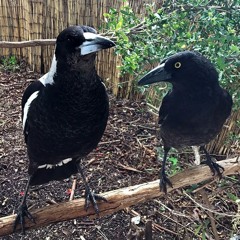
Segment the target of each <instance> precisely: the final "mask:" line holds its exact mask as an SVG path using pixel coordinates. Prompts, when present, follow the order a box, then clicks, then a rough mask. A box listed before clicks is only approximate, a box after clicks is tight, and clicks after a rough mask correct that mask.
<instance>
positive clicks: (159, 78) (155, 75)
mask: <svg viewBox="0 0 240 240" xmlns="http://www.w3.org/2000/svg"><path fill="white" fill-rule="evenodd" d="M164 66H165V63H162V64H161V65H159V66H158V67H156V68H154V69H152V70H151V71H150V72H149V73H147V74H146V75H145V76H143V77H142V78H141V79H140V80H139V81H138V85H139V86H143V85H148V84H152V83H156V82H164V81H168V80H169V79H171V77H172V76H171V73H169V72H167V71H166V70H165V68H164Z"/></svg>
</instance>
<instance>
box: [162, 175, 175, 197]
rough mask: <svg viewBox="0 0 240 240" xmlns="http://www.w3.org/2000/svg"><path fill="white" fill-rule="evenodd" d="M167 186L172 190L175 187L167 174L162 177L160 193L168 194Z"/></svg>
mask: <svg viewBox="0 0 240 240" xmlns="http://www.w3.org/2000/svg"><path fill="white" fill-rule="evenodd" d="M167 185H168V186H170V187H171V188H172V187H173V185H172V183H171V181H170V180H169V179H168V177H167V176H166V174H165V173H162V174H161V176H160V184H159V186H160V192H164V193H165V194H167Z"/></svg>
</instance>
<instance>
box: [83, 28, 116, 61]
mask: <svg viewBox="0 0 240 240" xmlns="http://www.w3.org/2000/svg"><path fill="white" fill-rule="evenodd" d="M83 36H84V38H85V41H84V42H83V43H82V44H81V45H80V46H79V48H80V49H81V56H83V55H87V54H89V53H94V52H97V51H100V50H102V49H107V48H111V47H114V46H115V43H114V42H113V41H111V40H110V39H108V38H105V37H102V36H100V35H98V34H95V33H90V32H85V33H83Z"/></svg>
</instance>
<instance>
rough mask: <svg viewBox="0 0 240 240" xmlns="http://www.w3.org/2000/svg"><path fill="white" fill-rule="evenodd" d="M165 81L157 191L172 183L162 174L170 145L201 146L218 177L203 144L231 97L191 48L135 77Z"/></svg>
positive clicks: (227, 111)
mask: <svg viewBox="0 0 240 240" xmlns="http://www.w3.org/2000/svg"><path fill="white" fill-rule="evenodd" d="M156 82H169V83H171V84H172V89H171V90H170V91H169V92H168V93H167V94H166V96H165V97H164V98H163V100H162V104H161V107H160V110H159V124H160V125H161V128H160V136H161V138H162V140H163V145H164V157H163V164H162V168H161V171H160V190H161V191H163V192H165V193H166V192H167V185H170V186H172V183H171V181H170V180H169V179H168V178H167V176H166V173H165V165H166V160H167V155H168V152H169V150H170V148H171V147H173V148H182V147H186V146H201V149H202V150H203V151H204V153H205V155H206V161H205V163H206V164H207V165H208V166H209V167H210V169H211V171H212V172H213V174H214V175H215V174H217V175H218V176H219V177H221V175H222V172H223V170H224V169H223V168H222V167H221V166H220V165H219V164H217V163H216V162H214V161H213V160H212V159H211V156H210V155H209V153H208V152H207V150H206V148H205V147H204V145H205V144H207V143H208V142H210V141H211V140H212V139H214V138H215V137H216V135H217V134H218V133H219V132H220V131H221V129H222V127H223V124H224V122H225V121H226V119H227V118H228V117H229V115H230V113H231V108H232V98H231V96H230V95H229V93H228V92H227V91H226V90H224V89H223V88H221V86H220V85H219V81H218V73H217V71H216V69H215V67H214V66H213V64H212V63H211V62H210V61H209V60H208V59H206V58H205V57H204V56H202V55H201V54H200V53H198V52H195V51H184V52H180V53H177V54H175V55H173V56H171V57H169V58H167V59H165V60H163V61H162V62H161V64H160V65H159V66H158V67H156V68H154V69H153V70H151V71H150V72H149V73H147V74H146V75H145V76H144V77H143V78H142V79H140V80H139V82H138V84H139V85H147V84H152V83H156Z"/></svg>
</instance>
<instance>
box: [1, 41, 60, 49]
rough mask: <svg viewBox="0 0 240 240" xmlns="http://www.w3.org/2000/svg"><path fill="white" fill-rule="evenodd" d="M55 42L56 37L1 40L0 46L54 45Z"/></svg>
mask: <svg viewBox="0 0 240 240" xmlns="http://www.w3.org/2000/svg"><path fill="white" fill-rule="evenodd" d="M55 43H56V39H35V40H30V41H22V42H8V41H1V42H0V48H22V47H36V46H47V45H55Z"/></svg>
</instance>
